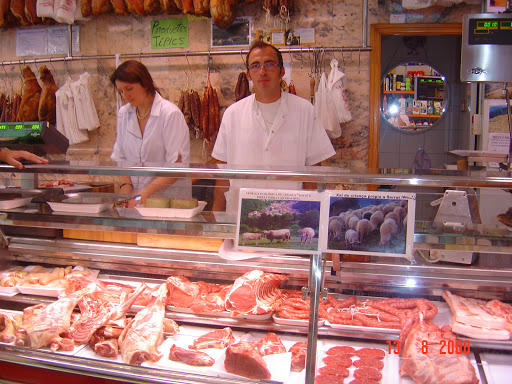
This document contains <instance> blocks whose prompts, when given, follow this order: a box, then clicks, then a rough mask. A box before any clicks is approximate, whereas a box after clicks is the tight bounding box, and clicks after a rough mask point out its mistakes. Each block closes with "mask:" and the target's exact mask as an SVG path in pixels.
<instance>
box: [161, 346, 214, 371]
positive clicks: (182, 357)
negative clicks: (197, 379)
mask: <svg viewBox="0 0 512 384" xmlns="http://www.w3.org/2000/svg"><path fill="white" fill-rule="evenodd" d="M169 360H172V361H182V362H184V363H185V364H188V365H194V366H197V367H211V366H212V365H213V364H215V360H213V359H212V358H211V357H210V355H208V354H207V353H204V352H199V351H191V350H190V349H185V348H181V347H177V346H176V344H173V345H172V347H171V349H170V350H169Z"/></svg>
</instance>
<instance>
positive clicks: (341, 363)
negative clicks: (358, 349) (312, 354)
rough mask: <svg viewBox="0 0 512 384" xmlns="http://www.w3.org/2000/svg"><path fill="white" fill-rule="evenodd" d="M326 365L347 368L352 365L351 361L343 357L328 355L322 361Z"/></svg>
mask: <svg viewBox="0 0 512 384" xmlns="http://www.w3.org/2000/svg"><path fill="white" fill-rule="evenodd" d="M322 361H323V362H324V363H325V364H326V365H333V366H336V367H344V368H349V367H350V366H351V365H352V359H351V358H350V357H348V356H343V355H330V356H325V357H324V358H323V360H322Z"/></svg>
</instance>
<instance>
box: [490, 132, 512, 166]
mask: <svg viewBox="0 0 512 384" xmlns="http://www.w3.org/2000/svg"><path fill="white" fill-rule="evenodd" d="M509 145H510V135H509V134H508V133H490V134H489V143H488V145H487V151H488V152H494V153H502V154H505V155H506V154H508V151H509ZM488 165H489V167H494V168H498V167H499V163H489V164H488Z"/></svg>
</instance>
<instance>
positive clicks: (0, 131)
mask: <svg viewBox="0 0 512 384" xmlns="http://www.w3.org/2000/svg"><path fill="white" fill-rule="evenodd" d="M44 124H45V122H44V121H29V122H23V123H12V122H10V123H0V138H2V139H13V140H16V139H19V138H24V137H26V136H28V137H30V138H32V139H35V138H37V137H40V136H41V131H42V130H43V127H44Z"/></svg>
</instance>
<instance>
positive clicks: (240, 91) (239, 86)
mask: <svg viewBox="0 0 512 384" xmlns="http://www.w3.org/2000/svg"><path fill="white" fill-rule="evenodd" d="M250 94H251V91H249V80H247V75H246V74H245V72H240V74H239V75H238V81H237V83H236V87H235V99H236V101H238V100H242V99H243V98H245V97H247V96H249V95H250Z"/></svg>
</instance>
